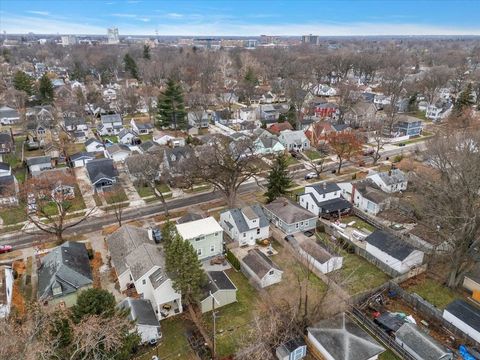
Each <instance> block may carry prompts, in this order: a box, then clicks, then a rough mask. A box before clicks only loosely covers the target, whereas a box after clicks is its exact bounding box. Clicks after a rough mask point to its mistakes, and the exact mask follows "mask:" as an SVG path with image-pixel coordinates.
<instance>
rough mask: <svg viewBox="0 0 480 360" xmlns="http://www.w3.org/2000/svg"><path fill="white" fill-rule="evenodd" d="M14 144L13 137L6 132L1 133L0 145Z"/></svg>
mask: <svg viewBox="0 0 480 360" xmlns="http://www.w3.org/2000/svg"><path fill="white" fill-rule="evenodd" d="M11 142H12V136H11V135H10V134H9V133H6V132H0V144H7V143H8V144H10V143H11Z"/></svg>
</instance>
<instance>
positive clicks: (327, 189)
mask: <svg viewBox="0 0 480 360" xmlns="http://www.w3.org/2000/svg"><path fill="white" fill-rule="evenodd" d="M306 187H307V188H309V187H311V188H314V189H315V191H316V192H317V193H318V194H319V195H323V194H328V193H331V192H335V191H340V187H339V186H338V185H337V184H336V183H327V182H325V181H324V182H321V183H318V184H313V185H308V186H306Z"/></svg>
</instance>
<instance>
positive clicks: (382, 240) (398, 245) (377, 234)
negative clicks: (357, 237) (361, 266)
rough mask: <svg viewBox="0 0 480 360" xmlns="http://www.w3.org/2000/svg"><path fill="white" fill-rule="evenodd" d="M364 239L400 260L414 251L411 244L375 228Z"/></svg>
mask: <svg viewBox="0 0 480 360" xmlns="http://www.w3.org/2000/svg"><path fill="white" fill-rule="evenodd" d="M365 241H366V242H368V243H369V244H371V245H372V246H375V247H376V248H377V249H380V250H382V251H383V252H385V253H387V254H388V255H390V256H391V257H393V258H395V259H397V260H400V261H403V260H405V259H406V258H407V257H408V256H409V255H410V254H411V253H412V252H413V251H415V248H414V247H413V246H411V245H409V244H407V243H404V242H402V240H400V239H398V238H396V237H394V236H393V235H391V234H389V233H387V232H385V231H382V230H375V231H374V232H373V233H371V234H370V235H368V236H367V237H366V239H365Z"/></svg>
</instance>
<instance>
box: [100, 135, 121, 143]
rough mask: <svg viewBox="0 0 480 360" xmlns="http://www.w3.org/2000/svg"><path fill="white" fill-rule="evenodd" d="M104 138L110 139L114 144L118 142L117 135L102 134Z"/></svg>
mask: <svg viewBox="0 0 480 360" xmlns="http://www.w3.org/2000/svg"><path fill="white" fill-rule="evenodd" d="M102 139H103V140H110V141H111V142H112V143H114V144H117V143H118V138H117V136H116V135H108V136H107V135H106V136H102Z"/></svg>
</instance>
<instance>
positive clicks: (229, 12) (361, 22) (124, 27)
mask: <svg viewBox="0 0 480 360" xmlns="http://www.w3.org/2000/svg"><path fill="white" fill-rule="evenodd" d="M86 4H88V6H85V5H86ZM91 14H94V15H91ZM312 14H314V15H315V17H316V18H315V19H312ZM478 14H480V2H478V1H465V0H462V1H446V0H444V1H435V2H431V1H425V0H423V1H416V2H415V1H410V0H403V1H401V0H394V1H382V2H380V1H371V0H370V1H361V2H360V1H352V0H344V1H305V0H301V1H295V2H294V1H266V0H261V1H251V0H247V1H242V2H240V1H233V2H228V3H225V2H222V1H212V0H208V1H195V2H193V1H178V2H177V1H176V2H174V3H173V2H163V1H159V2H157V1H148V0H122V1H120V0H112V1H109V0H91V1H78V0H74V1H68V2H59V1H31V0H15V1H13V0H3V1H2V2H1V3H0V31H1V32H6V33H7V34H15V35H22V34H28V33H34V34H39V35H60V34H62V35H67V34H72V35H80V36H82V35H85V36H88V35H98V36H105V35H106V33H107V28H113V27H116V28H118V30H119V34H120V36H122V37H123V36H176V37H191V36H195V37H203V36H210V37H228V36H235V37H258V36H260V35H261V34H267V35H275V36H281V37H298V36H302V35H307V34H314V35H319V36H322V37H355V36H356V37H375V36H383V37H402V36H406V37H408V36H478V35H480V24H479V23H478Z"/></svg>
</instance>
